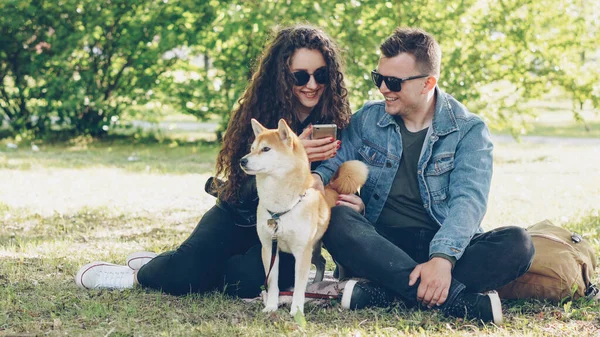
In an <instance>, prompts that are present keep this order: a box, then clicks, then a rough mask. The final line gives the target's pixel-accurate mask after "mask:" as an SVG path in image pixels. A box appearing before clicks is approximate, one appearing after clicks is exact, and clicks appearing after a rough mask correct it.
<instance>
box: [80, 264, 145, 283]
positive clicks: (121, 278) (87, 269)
mask: <svg viewBox="0 0 600 337" xmlns="http://www.w3.org/2000/svg"><path fill="white" fill-rule="evenodd" d="M134 273H135V271H134V270H132V269H131V268H129V267H127V266H119V265H116V264H112V263H108V262H99V261H97V262H92V263H88V264H86V265H85V266H83V267H81V268H80V269H79V271H78V272H77V275H75V283H76V284H77V285H78V286H80V287H81V288H84V289H103V288H106V289H127V288H133V279H134Z"/></svg>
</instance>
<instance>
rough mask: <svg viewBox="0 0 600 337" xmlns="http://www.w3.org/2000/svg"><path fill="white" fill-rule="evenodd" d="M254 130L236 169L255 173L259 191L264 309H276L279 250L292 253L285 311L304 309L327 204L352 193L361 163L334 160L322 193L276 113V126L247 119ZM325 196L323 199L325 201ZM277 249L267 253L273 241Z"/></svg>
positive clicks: (318, 259)
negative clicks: (292, 272) (337, 165)
mask: <svg viewBox="0 0 600 337" xmlns="http://www.w3.org/2000/svg"><path fill="white" fill-rule="evenodd" d="M251 123H252V129H253V131H254V135H255V136H256V138H255V140H254V142H253V143H252V147H251V152H250V153H249V154H248V155H246V156H244V157H243V158H242V159H241V160H240V165H241V167H242V169H243V170H244V171H245V172H246V173H247V174H250V175H256V188H257V191H258V196H259V203H258V210H257V225H256V228H257V231H258V236H259V238H260V242H261V244H262V260H263V265H264V267H265V274H266V275H268V276H267V277H268V279H267V286H268V291H267V300H266V305H265V309H264V310H263V311H264V312H271V311H275V310H277V305H278V297H279V288H278V278H279V250H282V251H284V252H287V253H291V254H293V255H294V258H295V259H296V266H295V280H294V295H293V297H292V304H291V310H290V314H291V315H292V316H294V315H295V314H296V313H297V312H298V311H299V312H302V313H303V312H304V300H305V291H306V287H307V284H308V276H309V272H310V264H311V262H312V263H313V264H315V265H316V266H317V274H316V276H315V280H318V281H320V280H322V279H323V273H324V270H325V259H324V258H323V257H322V256H321V241H320V240H321V238H322V237H323V234H324V233H325V231H326V230H327V226H328V224H329V216H330V208H331V207H334V206H335V201H336V200H337V196H338V194H350V193H355V192H356V191H357V190H358V188H359V187H360V186H362V185H363V184H364V183H365V181H366V180H367V176H368V169H367V166H366V165H365V164H364V163H362V162H360V161H356V160H352V161H348V162H346V163H344V164H342V165H341V166H340V168H339V169H338V171H337V172H336V174H335V175H334V177H333V179H332V180H331V182H330V183H329V184H328V185H327V186H326V187H325V196H324V195H323V194H322V193H321V192H320V191H318V190H317V189H315V188H313V184H314V179H313V177H312V176H311V174H310V164H309V162H308V157H307V155H306V151H305V150H304V147H303V146H302V143H301V142H300V139H299V138H298V137H297V136H296V134H294V132H293V131H292V130H291V129H290V128H289V126H288V125H287V124H286V122H285V121H284V120H283V119H281V120H280V121H279V124H278V128H277V129H276V130H268V129H266V128H265V127H263V126H262V125H261V124H260V123H259V122H258V121H256V120H255V119H252V121H251ZM326 199H327V201H326ZM275 242H276V244H277V250H276V251H275V257H274V258H273V256H272V254H273V245H274V243H275Z"/></svg>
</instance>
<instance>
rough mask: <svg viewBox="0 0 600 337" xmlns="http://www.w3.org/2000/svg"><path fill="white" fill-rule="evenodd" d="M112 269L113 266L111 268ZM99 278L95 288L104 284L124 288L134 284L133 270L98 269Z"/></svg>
mask: <svg viewBox="0 0 600 337" xmlns="http://www.w3.org/2000/svg"><path fill="white" fill-rule="evenodd" d="M111 269H112V268H111ZM97 273H98V279H97V281H96V284H95V285H94V288H98V287H99V286H101V285H104V286H105V287H107V288H115V289H123V288H130V287H131V286H133V271H132V272H131V273H129V271H118V270H115V271H107V270H98V271H97Z"/></svg>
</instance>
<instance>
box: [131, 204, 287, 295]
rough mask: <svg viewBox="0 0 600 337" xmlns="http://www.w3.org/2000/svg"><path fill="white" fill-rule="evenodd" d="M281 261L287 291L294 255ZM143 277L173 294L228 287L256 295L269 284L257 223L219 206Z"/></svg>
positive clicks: (229, 290)
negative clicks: (240, 220) (243, 221)
mask: <svg viewBox="0 0 600 337" xmlns="http://www.w3.org/2000/svg"><path fill="white" fill-rule="evenodd" d="M279 259H280V260H279V266H280V267H279V287H280V289H286V288H289V287H290V286H292V285H293V284H294V257H293V256H292V255H290V254H286V253H283V252H281V253H280V255H279ZM137 278H138V282H139V283H140V284H141V285H142V286H144V287H148V288H153V289H158V290H162V291H164V292H166V293H169V294H172V295H184V294H187V293H204V292H208V291H213V290H224V291H225V293H227V294H229V295H233V296H239V297H244V298H250V297H256V296H258V295H259V294H260V291H261V286H262V285H263V284H264V282H265V270H264V267H263V264H262V259H261V245H260V240H259V239H258V234H257V233H256V226H250V227H241V226H238V225H236V224H235V222H234V218H233V216H232V214H231V213H230V212H227V211H225V210H223V209H221V208H220V207H218V206H214V207H213V208H211V209H210V210H209V211H208V212H206V214H204V216H203V217H202V219H201V220H200V222H199V223H198V225H197V226H196V228H195V229H194V231H193V232H192V234H191V235H190V236H189V238H188V239H187V240H185V242H183V243H182V244H181V246H179V248H177V250H174V251H169V252H165V253H162V254H161V255H159V256H157V257H156V258H154V259H152V260H151V261H150V262H148V263H147V264H146V265H144V266H143V267H142V268H141V269H140V270H139V272H138V275H137Z"/></svg>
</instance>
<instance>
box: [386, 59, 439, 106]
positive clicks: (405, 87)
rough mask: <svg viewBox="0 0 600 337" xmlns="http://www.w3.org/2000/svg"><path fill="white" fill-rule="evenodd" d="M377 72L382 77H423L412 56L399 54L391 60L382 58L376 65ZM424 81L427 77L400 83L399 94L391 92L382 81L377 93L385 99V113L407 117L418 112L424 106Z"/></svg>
mask: <svg viewBox="0 0 600 337" xmlns="http://www.w3.org/2000/svg"><path fill="white" fill-rule="evenodd" d="M377 72H378V73H380V74H381V75H383V76H392V77H397V78H406V77H411V76H418V75H423V74H422V73H421V71H419V69H417V64H416V61H415V58H414V56H412V55H410V54H407V53H400V54H398V55H396V56H394V57H391V58H387V57H384V56H382V57H381V58H380V59H379V64H378V65H377ZM426 81H427V77H424V78H418V79H414V80H409V81H405V82H402V89H401V90H400V91H399V92H393V91H391V90H390V89H389V88H388V87H387V85H386V83H385V81H383V82H382V83H381V86H380V87H379V92H381V94H382V95H383V96H384V97H385V111H386V112H387V113H388V114H390V115H398V116H408V115H411V114H412V113H414V112H415V111H418V110H419V108H420V107H422V106H424V104H425V98H426V95H425V94H426V90H424V89H425V82H426Z"/></svg>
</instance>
